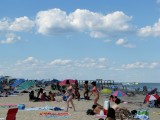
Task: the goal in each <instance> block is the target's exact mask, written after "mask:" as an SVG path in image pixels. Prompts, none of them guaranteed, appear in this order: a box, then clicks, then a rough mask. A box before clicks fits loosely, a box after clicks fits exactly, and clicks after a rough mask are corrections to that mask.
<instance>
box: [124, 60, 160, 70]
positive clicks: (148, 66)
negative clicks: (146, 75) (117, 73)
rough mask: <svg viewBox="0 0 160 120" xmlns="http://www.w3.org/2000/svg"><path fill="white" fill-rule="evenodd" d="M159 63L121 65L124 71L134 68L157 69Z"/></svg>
mask: <svg viewBox="0 0 160 120" xmlns="http://www.w3.org/2000/svg"><path fill="white" fill-rule="evenodd" d="M159 66H160V63H158V62H152V63H147V62H135V63H131V64H123V65H122V68H126V69H136V68H151V69H153V68H156V67H159Z"/></svg>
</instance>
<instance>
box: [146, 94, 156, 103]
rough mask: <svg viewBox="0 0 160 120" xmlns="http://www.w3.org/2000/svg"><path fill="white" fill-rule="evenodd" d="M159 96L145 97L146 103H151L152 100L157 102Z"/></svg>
mask: <svg viewBox="0 0 160 120" xmlns="http://www.w3.org/2000/svg"><path fill="white" fill-rule="evenodd" d="M158 98H159V96H158V95H157V94H152V95H147V96H146V98H145V101H146V102H149V101H152V100H157V99H158Z"/></svg>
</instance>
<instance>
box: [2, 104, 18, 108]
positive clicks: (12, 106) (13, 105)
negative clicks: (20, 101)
mask: <svg viewBox="0 0 160 120" xmlns="http://www.w3.org/2000/svg"><path fill="white" fill-rule="evenodd" d="M15 107H17V105H16V104H0V108H15Z"/></svg>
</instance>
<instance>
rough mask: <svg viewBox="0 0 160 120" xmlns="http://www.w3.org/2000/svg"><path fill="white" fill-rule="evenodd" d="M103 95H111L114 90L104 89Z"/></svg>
mask: <svg viewBox="0 0 160 120" xmlns="http://www.w3.org/2000/svg"><path fill="white" fill-rule="evenodd" d="M101 93H102V94H111V93H112V90H110V89H103V90H102V91H101Z"/></svg>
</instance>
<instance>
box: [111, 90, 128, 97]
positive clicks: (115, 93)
mask: <svg viewBox="0 0 160 120" xmlns="http://www.w3.org/2000/svg"><path fill="white" fill-rule="evenodd" d="M112 95H114V96H117V97H123V96H125V95H126V94H125V93H123V92H122V91H120V90H117V91H114V92H113V93H112Z"/></svg>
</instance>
